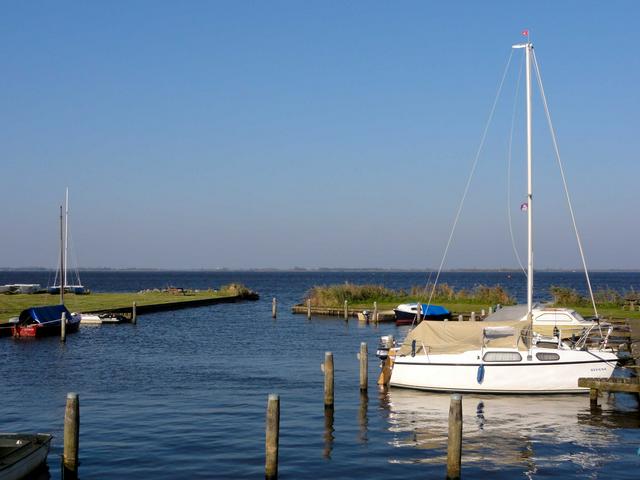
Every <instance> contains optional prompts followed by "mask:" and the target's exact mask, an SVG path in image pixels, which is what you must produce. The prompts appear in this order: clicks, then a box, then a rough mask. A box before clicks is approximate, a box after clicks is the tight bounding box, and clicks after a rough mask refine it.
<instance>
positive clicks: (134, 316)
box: [131, 302, 138, 325]
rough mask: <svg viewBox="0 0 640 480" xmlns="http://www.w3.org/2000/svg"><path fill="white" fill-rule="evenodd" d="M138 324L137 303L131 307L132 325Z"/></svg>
mask: <svg viewBox="0 0 640 480" xmlns="http://www.w3.org/2000/svg"><path fill="white" fill-rule="evenodd" d="M137 322H138V312H136V302H133V305H132V306H131V323H133V324H134V325H135V324H136V323H137Z"/></svg>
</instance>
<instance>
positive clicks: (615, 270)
mask: <svg viewBox="0 0 640 480" xmlns="http://www.w3.org/2000/svg"><path fill="white" fill-rule="evenodd" d="M78 270H79V271H80V272H207V273H223V272H229V273H238V272H249V273H251V272H256V273H260V272H265V273H268V272H275V273H278V272H279V273H304V272H309V273H350V272H353V273H367V272H371V273H376V272H388V273H424V274H429V273H435V271H436V270H435V269H428V268H426V269H417V268H412V269H410V268H373V267H372V268H339V267H335V268H328V267H322V268H304V267H292V268H109V267H96V268H80V269H78ZM55 271H56V269H55V268H45V267H0V272H55ZM535 271H536V272H540V273H544V272H548V273H583V272H582V270H581V269H575V268H566V269H562V268H560V269H555V268H554V269H551V268H548V269H536V270H535ZM442 272H443V273H478V272H482V273H521V272H522V271H521V270H520V269H517V268H513V269H511V268H454V269H447V270H443V271H442ZM589 272H600V273H640V268H639V269H633V268H632V269H621V268H611V269H602V268H597V269H595V268H594V269H591V270H589Z"/></svg>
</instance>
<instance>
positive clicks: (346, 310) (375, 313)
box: [271, 297, 501, 323]
mask: <svg viewBox="0 0 640 480" xmlns="http://www.w3.org/2000/svg"><path fill="white" fill-rule="evenodd" d="M500 308H501V305H500V304H498V305H497V306H496V308H495V311H497V310H498V309H500ZM343 312H344V313H343V316H344V319H345V320H348V319H349V301H348V300H345V301H344V310H343ZM493 312H494V308H493V307H489V315H491V314H492V313H493ZM378 313H379V312H378V302H373V314H372V316H371V319H372V320H373V322H375V323H377V322H378ZM271 316H272V317H273V318H276V317H277V316H278V300H277V299H276V298H275V297H273V300H272V301H271ZM480 316H481V318H484V317H485V316H486V310H485V309H482V311H481V312H480ZM307 318H311V299H310V298H308V299H307ZM476 319H477V315H476V312H471V315H470V316H469V320H470V321H472V322H475V321H476ZM462 320H463V315H462V314H460V315H458V321H460V322H461V321H462Z"/></svg>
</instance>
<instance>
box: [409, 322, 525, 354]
mask: <svg viewBox="0 0 640 480" xmlns="http://www.w3.org/2000/svg"><path fill="white" fill-rule="evenodd" d="M528 326H529V324H528V323H527V322H520V321H515V322H514V321H511V322H505V321H500V322H455V321H446V322H443V321H423V322H420V324H419V325H418V326H417V327H415V328H414V329H413V330H411V331H410V332H409V335H407V338H405V340H404V342H403V344H402V346H401V347H400V355H410V354H411V344H412V342H413V341H414V340H415V341H416V347H415V348H416V354H420V355H424V354H425V353H462V352H466V351H469V350H478V349H480V348H482V346H483V345H484V346H485V347H498V348H500V347H502V348H518V350H526V349H527V346H526V344H525V342H524V340H523V338H524V337H526V333H527V329H528ZM523 333H524V335H523ZM423 346H424V348H423ZM425 350H426V352H425Z"/></svg>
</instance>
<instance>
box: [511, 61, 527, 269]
mask: <svg viewBox="0 0 640 480" xmlns="http://www.w3.org/2000/svg"><path fill="white" fill-rule="evenodd" d="M523 64H524V58H522V59H521V61H520V69H519V70H518V81H517V82H516V89H515V93H514V96H513V111H512V112H511V131H510V132H509V148H508V153H507V220H508V223H509V235H510V237H511V248H513V253H514V254H515V257H516V260H517V261H518V265H520V270H522V273H524V276H525V277H526V276H527V272H526V270H525V268H524V265H523V264H522V259H521V258H520V254H519V253H518V249H517V248H516V240H515V237H514V235H513V222H512V221H511V152H512V146H513V131H514V127H515V123H516V113H517V106H518V93H519V91H520V80H521V78H522V65H523Z"/></svg>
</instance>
